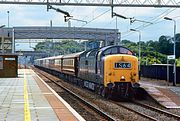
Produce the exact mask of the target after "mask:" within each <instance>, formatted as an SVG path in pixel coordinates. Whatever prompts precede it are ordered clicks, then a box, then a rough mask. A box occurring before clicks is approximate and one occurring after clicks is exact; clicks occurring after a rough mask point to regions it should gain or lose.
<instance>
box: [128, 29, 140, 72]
mask: <svg viewBox="0 0 180 121" xmlns="http://www.w3.org/2000/svg"><path fill="white" fill-rule="evenodd" d="M130 31H134V32H138V34H139V49H138V58H139V74H141V73H140V72H141V44H140V42H141V31H140V30H136V29H130Z"/></svg>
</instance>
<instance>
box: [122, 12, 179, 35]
mask: <svg viewBox="0 0 180 121" xmlns="http://www.w3.org/2000/svg"><path fill="white" fill-rule="evenodd" d="M174 10H176V9H168V10H166V11H164V12H163V13H161V14H159V15H158V16H156V17H155V18H153V19H151V20H150V21H151V22H152V24H142V25H140V26H138V27H135V29H138V30H143V29H145V28H147V27H149V26H153V25H155V24H158V23H161V22H163V21H164V20H161V19H162V18H163V17H165V16H167V15H168V14H169V13H171V12H173V11H174ZM173 18H174V17H173ZM159 20H161V21H159ZM132 33H134V32H131V31H126V32H122V38H124V37H127V36H129V35H130V34H132Z"/></svg>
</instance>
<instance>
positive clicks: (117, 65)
mask: <svg viewBox="0 0 180 121" xmlns="http://www.w3.org/2000/svg"><path fill="white" fill-rule="evenodd" d="M114 67H115V68H117V69H118V68H120V69H121V68H127V69H129V68H131V63H128V62H118V63H115V65H114Z"/></svg>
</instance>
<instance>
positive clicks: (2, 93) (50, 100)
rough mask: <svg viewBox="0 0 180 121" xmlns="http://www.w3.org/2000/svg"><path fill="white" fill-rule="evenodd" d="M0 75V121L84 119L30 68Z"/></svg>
mask: <svg viewBox="0 0 180 121" xmlns="http://www.w3.org/2000/svg"><path fill="white" fill-rule="evenodd" d="M18 73H19V75H18V78H0V121H59V120H61V121H76V120H84V119H83V118H82V117H81V116H80V115H79V114H78V113H77V112H76V111H75V110H74V109H72V108H71V107H70V105H69V104H67V103H66V102H65V101H64V100H63V99H62V98H61V97H59V96H58V95H57V93H55V92H54V91H53V90H52V89H51V88H50V87H49V86H48V85H47V84H45V83H44V82H43V80H42V79H40V78H39V77H38V76H37V75H36V74H35V73H34V72H33V71H32V70H31V69H20V70H18Z"/></svg>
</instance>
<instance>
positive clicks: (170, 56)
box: [167, 55, 175, 60]
mask: <svg viewBox="0 0 180 121" xmlns="http://www.w3.org/2000/svg"><path fill="white" fill-rule="evenodd" d="M167 58H168V59H169V60H172V59H175V55H168V56H167Z"/></svg>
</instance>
